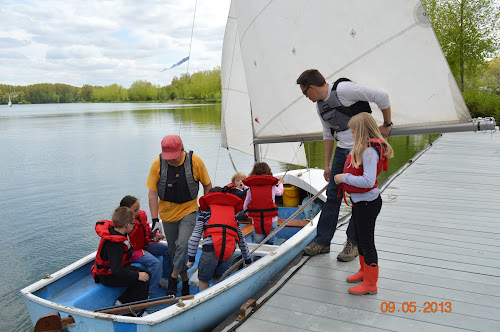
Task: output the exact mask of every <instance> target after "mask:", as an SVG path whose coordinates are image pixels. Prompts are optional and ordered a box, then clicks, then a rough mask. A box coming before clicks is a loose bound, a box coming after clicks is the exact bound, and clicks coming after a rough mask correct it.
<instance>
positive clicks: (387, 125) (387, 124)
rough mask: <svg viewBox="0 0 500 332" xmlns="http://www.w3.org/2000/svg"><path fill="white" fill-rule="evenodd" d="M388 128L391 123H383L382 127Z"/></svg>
mask: <svg viewBox="0 0 500 332" xmlns="http://www.w3.org/2000/svg"><path fill="white" fill-rule="evenodd" d="M390 126H392V122H391V123H387V122H384V127H390Z"/></svg>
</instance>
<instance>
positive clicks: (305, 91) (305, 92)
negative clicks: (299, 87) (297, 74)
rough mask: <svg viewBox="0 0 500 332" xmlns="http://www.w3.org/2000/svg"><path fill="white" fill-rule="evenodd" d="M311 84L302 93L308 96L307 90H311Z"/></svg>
mask: <svg viewBox="0 0 500 332" xmlns="http://www.w3.org/2000/svg"><path fill="white" fill-rule="evenodd" d="M310 87H311V86H310V85H309V86H308V87H307V88H306V89H305V90H304V91H302V93H303V94H304V96H307V90H309V88H310Z"/></svg>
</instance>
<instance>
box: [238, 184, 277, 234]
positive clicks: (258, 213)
mask: <svg viewBox="0 0 500 332" xmlns="http://www.w3.org/2000/svg"><path fill="white" fill-rule="evenodd" d="M243 183H244V184H245V185H246V186H248V187H250V190H251V192H252V201H251V202H250V204H249V205H248V209H247V210H246V211H245V212H248V216H249V217H251V218H252V219H253V225H254V228H255V231H256V232H257V233H258V234H265V235H267V234H269V233H270V232H271V228H272V224H273V217H276V216H278V207H277V206H276V204H275V203H274V201H273V194H272V193H273V186H275V185H277V184H278V179H277V178H275V177H274V176H271V175H254V176H251V177H248V178H246V179H245V180H243Z"/></svg>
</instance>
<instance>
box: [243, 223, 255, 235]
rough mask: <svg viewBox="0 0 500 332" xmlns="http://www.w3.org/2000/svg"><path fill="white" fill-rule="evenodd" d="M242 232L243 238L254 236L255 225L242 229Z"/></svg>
mask: <svg viewBox="0 0 500 332" xmlns="http://www.w3.org/2000/svg"><path fill="white" fill-rule="evenodd" d="M241 232H242V233H243V237H245V238H246V237H247V236H250V235H252V233H253V224H248V225H245V226H243V227H241Z"/></svg>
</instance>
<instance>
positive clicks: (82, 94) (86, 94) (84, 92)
mask: <svg viewBox="0 0 500 332" xmlns="http://www.w3.org/2000/svg"><path fill="white" fill-rule="evenodd" d="M92 90H94V87H93V86H92V85H88V84H85V85H84V86H82V87H81V89H80V91H78V100H80V101H87V102H89V101H90V100H91V97H92Z"/></svg>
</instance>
